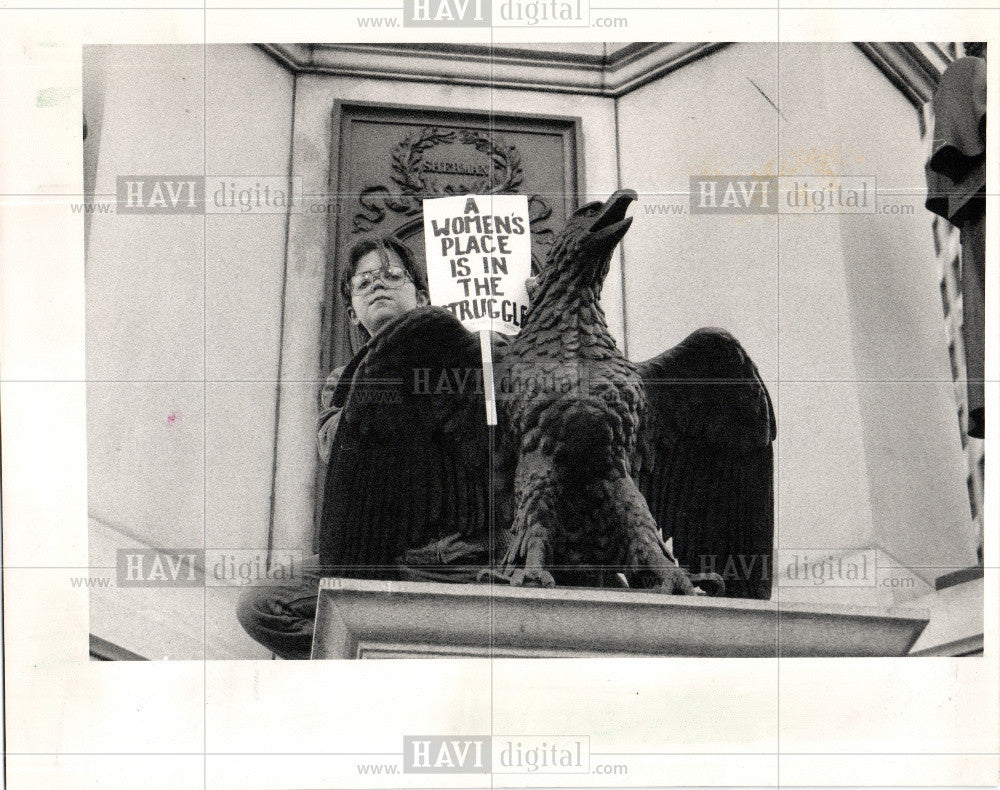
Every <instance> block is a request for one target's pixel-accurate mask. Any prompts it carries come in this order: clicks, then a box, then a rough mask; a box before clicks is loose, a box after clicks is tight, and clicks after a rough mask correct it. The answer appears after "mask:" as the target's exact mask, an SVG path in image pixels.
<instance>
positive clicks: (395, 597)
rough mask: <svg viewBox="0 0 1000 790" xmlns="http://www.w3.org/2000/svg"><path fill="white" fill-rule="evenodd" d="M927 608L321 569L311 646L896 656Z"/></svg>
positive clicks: (476, 652) (357, 654)
mask: <svg viewBox="0 0 1000 790" xmlns="http://www.w3.org/2000/svg"><path fill="white" fill-rule="evenodd" d="M929 618H930V616H929V613H928V612H925V611H923V610H920V609H912V608H902V607H886V608H881V607H880V608H875V607H861V606H820V605H816V604H801V603H794V604H793V603H788V604H780V605H779V604H778V603H777V602H775V601H747V600H740V599H732V598H704V597H699V598H685V597H678V596H665V595H658V594H656V593H650V592H644V591H638V590H634V591H633V590H598V589H570V588H564V589H558V588H557V589H553V590H542V589H535V588H517V587H501V586H494V585H488V584H467V585H465V584H454V585H452V584H440V583H423V582H394V581H368V580H359V579H323V580H322V581H321V582H320V592H319V603H318V604H317V609H316V633H315V636H314V639H313V651H312V657H313V658H314V659H334V658H402V657H409V658H430V657H441V658H447V657H452V658H469V657H493V658H526V657H539V658H551V657H580V658H582V657H594V656H719V657H741V656H745V657H774V656H777V655H779V653H780V655H781V656H786V657H791V656H902V655H906V653H907V652H908V651H909V650H910V648H911V647H912V646H913V644H914V642H916V640H917V638H918V637H919V636H920V634H921V632H922V631H923V630H924V628H925V627H926V625H927V623H928V620H929Z"/></svg>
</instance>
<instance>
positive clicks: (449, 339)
mask: <svg viewBox="0 0 1000 790" xmlns="http://www.w3.org/2000/svg"><path fill="white" fill-rule="evenodd" d="M481 377H482V362H481V358H480V349H479V340H478V338H477V337H476V335H475V334H473V333H472V332H469V331H468V330H467V329H465V328H464V327H463V326H462V324H461V323H460V322H459V321H458V319H456V318H455V317H454V316H453V315H452V314H451V313H449V312H448V311H446V310H443V309H441V308H436V307H425V308H419V309H416V310H412V311H410V312H408V313H406V314H405V315H403V316H400V317H399V318H397V319H396V320H395V321H393V323H392V324H390V325H389V326H387V327H385V328H384V329H383V330H382V331H380V332H379V333H378V334H377V335H376V336H375V337H374V338H373V339H372V340H371V341H370V342H369V343H368V344H367V345H366V346H365V348H364V349H362V350H361V351H360V352H358V354H357V355H356V356H355V357H354V359H353V360H351V363H350V364H349V365H348V367H347V368H346V369H345V370H344V373H343V375H342V377H341V380H340V383H339V384H338V387H337V390H336V392H335V394H334V404H335V405H341V404H342V405H343V411H342V413H341V418H340V424H339V426H338V428H337V432H336V436H335V437H334V441H333V446H332V449H331V455H330V463H329V467H328V470H327V477H326V485H325V490H324V499H323V511H322V521H321V528H320V539H319V552H320V562H321V563H322V565H324V566H325V567H326V568H328V569H330V570H331V571H332V572H335V573H336V574H337V575H340V576H360V577H366V578H393V577H394V576H395V575H396V570H397V568H398V566H399V565H400V564H401V562H402V561H403V560H404V559H405V558H406V555H407V552H409V551H411V550H416V551H417V552H418V554H419V549H421V548H422V547H426V546H428V545H429V544H434V543H435V542H438V543H437V546H438V547H439V549H440V550H438V551H431V552H430V553H431V554H435V553H437V554H438V557H437V561H438V563H440V562H447V561H448V559H449V557H448V556H447V554H448V552H449V551H450V550H455V552H456V553H461V554H466V555H468V550H469V548H470V547H473V546H479V547H482V548H483V551H486V549H485V546H486V544H485V539H486V536H487V535H488V533H489V525H488V518H489V497H488V494H487V491H488V484H489V467H488V464H489V434H488V432H487V427H486V420H485V406H484V402H483V391H482V378H481ZM442 539H447V540H442ZM441 547H444V548H441ZM448 547H450V548H448ZM441 551H443V552H444V554H445V556H440V555H441ZM427 553H428V552H425V553H424V554H425V555H426V554H427ZM411 561H412V555H411ZM430 564H434V562H431V563H430Z"/></svg>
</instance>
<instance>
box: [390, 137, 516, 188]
mask: <svg viewBox="0 0 1000 790" xmlns="http://www.w3.org/2000/svg"><path fill="white" fill-rule="evenodd" d="M453 142H459V143H462V144H464V145H471V146H473V147H474V148H475V149H476V150H477V151H479V152H480V153H484V154H486V155H487V156H488V157H489V159H490V165H491V171H492V177H487V178H483V179H480V180H479V181H475V182H473V183H471V184H448V185H446V186H445V187H444V188H440V189H439V188H437V184H436V179H433V178H431V177H429V176H428V175H427V174H426V173H425V171H424V168H423V165H424V163H425V159H424V152H425V151H427V150H429V149H431V148H434V147H435V146H437V145H441V144H442V143H453ZM392 180H393V182H394V183H395V184H396V186H398V187H399V188H400V190H401V191H402V193H403V194H404V195H417V194H419V195H427V194H441V195H452V194H455V195H458V194H469V193H472V194H487V193H490V192H493V193H501V192H512V191H514V190H516V189H517V188H518V187H519V186H520V185H521V182H522V181H523V180H524V170H523V168H522V167H521V154H520V153H519V152H518V150H517V147H516V146H513V145H507V144H506V143H504V141H503V139H502V138H501V137H499V136H498V135H491V134H488V133H486V132H482V131H477V130H474V129H447V130H441V129H439V128H438V127H436V126H426V127H424V128H423V129H422V130H421V131H420V133H419V135H417V136H416V139H414V138H413V137H412V136H408V137H406V138H405V139H404V140H403V141H402V142H401V143H399V144H398V145H397V146H396V147H395V149H394V150H393V152H392ZM491 182H492V185H491Z"/></svg>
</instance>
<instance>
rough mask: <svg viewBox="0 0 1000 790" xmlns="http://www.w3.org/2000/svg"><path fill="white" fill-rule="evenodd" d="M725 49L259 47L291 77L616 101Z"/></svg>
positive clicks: (679, 45) (680, 45) (677, 45)
mask: <svg viewBox="0 0 1000 790" xmlns="http://www.w3.org/2000/svg"><path fill="white" fill-rule="evenodd" d="M725 46H727V44H726V43H697V42H695V43H692V42H669V43H664V42H653V43H642V42H637V43H633V44H629V45H627V46H624V47H620V48H618V49H616V50H613V51H611V52H609V53H606V54H601V55H598V54H594V53H591V52H567V51H549V50H536V49H531V48H528V47H518V46H516V45H512V46H501V47H492V48H491V47H489V46H486V45H480V44H261V45H260V47H261V48H262V49H263V50H264V51H265V52H267V53H268V54H270V55H271V56H272V57H273V58H275V59H276V60H277V61H279V62H280V63H281V64H282V65H284V66H286V67H287V68H289V69H291V70H293V71H295V72H296V73H298V74H329V75H334V76H345V77H358V78H367V79H386V80H407V81H411V82H438V83H448V84H453V85H475V86H483V87H493V88H512V89H519V90H539V91H552V92H557V93H575V94H582V95H590V96H604V97H608V98H617V97H619V96H623V95H624V94H626V93H629V92H630V91H633V90H635V89H636V88H638V87H640V86H642V85H645V84H646V83H647V82H649V81H651V80H654V79H656V78H658V77H660V76H662V75H663V74H666V73H668V72H670V71H673V70H674V69H677V68H680V67H681V66H684V65H686V64H688V63H690V62H692V61H694V60H697V59H698V58H702V57H704V56H705V55H708V54H709V53H711V52H715V51H716V50H718V49H720V48H722V47H725Z"/></svg>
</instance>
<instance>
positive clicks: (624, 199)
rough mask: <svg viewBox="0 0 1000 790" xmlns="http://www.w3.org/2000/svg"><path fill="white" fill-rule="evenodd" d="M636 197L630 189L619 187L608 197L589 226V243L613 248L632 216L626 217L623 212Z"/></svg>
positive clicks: (627, 227) (626, 229)
mask: <svg viewBox="0 0 1000 790" xmlns="http://www.w3.org/2000/svg"><path fill="white" fill-rule="evenodd" d="M638 197H639V196H638V195H637V194H636V193H635V190H632V189H619V190H618V191H617V192H615V194H613V195H612V196H611V197H609V198H608V199H607V201H606V202H605V204H604V208H602V209H601V213H600V214H598V215H597V219H596V220H594V224H593V225H591V226H590V231H589V236H590V239H589V240H590V241H591V243H595V242H596V243H598V244H600V245H601V246H605V247H607V248H608V249H609V250H610V249H613V248H614V246H615V245H616V244H618V242H620V241H621V240H622V239H623V238H624V236H625V234H626V233H627V232H628V229H629V227H630V226H631V225H632V218H631V217H626V216H625V212H626V211H628V207H629V204H630V203H631V202H632V201H633V200H637V199H638Z"/></svg>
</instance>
